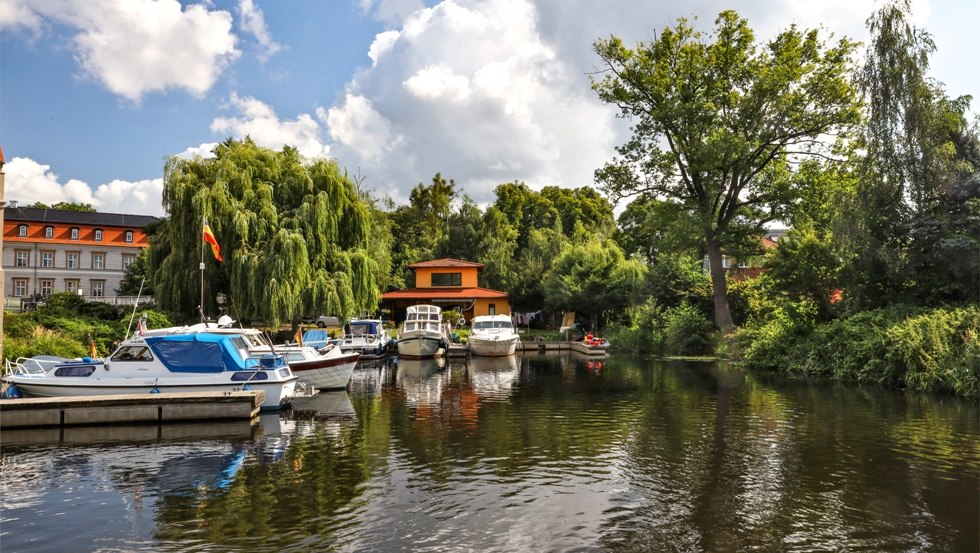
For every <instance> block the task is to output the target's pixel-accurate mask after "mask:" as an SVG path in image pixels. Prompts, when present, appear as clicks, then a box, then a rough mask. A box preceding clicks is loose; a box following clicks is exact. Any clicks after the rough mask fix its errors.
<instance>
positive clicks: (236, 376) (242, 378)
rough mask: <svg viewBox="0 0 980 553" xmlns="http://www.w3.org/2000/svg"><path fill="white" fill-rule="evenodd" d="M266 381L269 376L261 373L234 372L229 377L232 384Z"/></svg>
mask: <svg viewBox="0 0 980 553" xmlns="http://www.w3.org/2000/svg"><path fill="white" fill-rule="evenodd" d="M268 379H269V375H268V374H266V373H264V372H262V371H235V372H234V373H232V375H231V381H232V382H254V381H256V380H268Z"/></svg>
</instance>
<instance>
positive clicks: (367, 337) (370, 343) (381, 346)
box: [340, 319, 391, 359]
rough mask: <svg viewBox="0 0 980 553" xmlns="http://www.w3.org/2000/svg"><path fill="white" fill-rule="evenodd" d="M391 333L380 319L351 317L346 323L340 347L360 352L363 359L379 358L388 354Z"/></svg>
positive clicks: (347, 350)
mask: <svg viewBox="0 0 980 553" xmlns="http://www.w3.org/2000/svg"><path fill="white" fill-rule="evenodd" d="M390 347H391V335H389V334H388V330H387V329H385V327H384V323H383V322H382V321H380V320H379V319H351V321H350V322H349V323H347V324H346V325H344V335H343V337H342V338H341V339H340V349H342V350H343V351H344V352H355V353H360V354H361V357H362V358H363V359H377V358H380V357H384V356H385V355H387V354H388V349H389V348H390Z"/></svg>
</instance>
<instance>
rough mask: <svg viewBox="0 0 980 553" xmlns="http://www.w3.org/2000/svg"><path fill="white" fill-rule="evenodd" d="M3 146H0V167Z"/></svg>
mask: <svg viewBox="0 0 980 553" xmlns="http://www.w3.org/2000/svg"><path fill="white" fill-rule="evenodd" d="M3 163H4V161H3V146H0V165H3Z"/></svg>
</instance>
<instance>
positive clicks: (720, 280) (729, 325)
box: [707, 236, 735, 334]
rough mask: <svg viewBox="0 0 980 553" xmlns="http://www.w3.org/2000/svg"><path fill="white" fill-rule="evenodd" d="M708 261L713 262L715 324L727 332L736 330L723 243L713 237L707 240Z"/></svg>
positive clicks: (711, 268) (712, 284) (712, 282)
mask: <svg viewBox="0 0 980 553" xmlns="http://www.w3.org/2000/svg"><path fill="white" fill-rule="evenodd" d="M707 249H708V262H709V263H710V264H711V267H710V271H711V287H712V290H713V292H714V303H715V326H717V327H718V328H720V329H721V330H722V332H724V333H725V334H731V333H732V332H734V331H735V321H733V320H732V312H731V310H729V308H728V281H727V280H726V278H725V276H726V275H725V267H724V266H722V262H721V245H719V244H718V242H717V240H715V239H714V238H713V237H711V236H708V240H707Z"/></svg>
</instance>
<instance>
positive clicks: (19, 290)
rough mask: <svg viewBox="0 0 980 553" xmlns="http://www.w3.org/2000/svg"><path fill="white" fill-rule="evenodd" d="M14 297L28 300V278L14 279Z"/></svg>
mask: <svg viewBox="0 0 980 553" xmlns="http://www.w3.org/2000/svg"><path fill="white" fill-rule="evenodd" d="M14 297H16V298H26V297H27V279H26V278H15V279H14Z"/></svg>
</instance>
